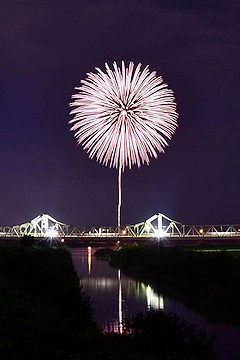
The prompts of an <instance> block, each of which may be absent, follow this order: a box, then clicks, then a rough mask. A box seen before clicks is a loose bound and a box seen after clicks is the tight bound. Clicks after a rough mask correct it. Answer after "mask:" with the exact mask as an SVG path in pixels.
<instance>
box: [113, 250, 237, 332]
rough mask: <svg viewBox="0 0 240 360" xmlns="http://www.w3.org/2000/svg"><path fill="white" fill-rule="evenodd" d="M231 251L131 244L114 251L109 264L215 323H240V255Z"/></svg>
mask: <svg viewBox="0 0 240 360" xmlns="http://www.w3.org/2000/svg"><path fill="white" fill-rule="evenodd" d="M195 250H197V249H196V248H195ZM198 250H200V249H198ZM205 250H207V249H205ZM233 254H234V252H227V251H224V250H222V251H216V252H208V251H207V252H202V251H193V250H192V249H190V248H188V249H184V248H177V247H172V248H164V247H159V246H157V245H152V246H137V245H135V246H134V245H133V246H125V247H121V248H119V249H118V250H117V251H115V252H114V253H113V254H112V257H111V264H112V265H113V266H117V267H120V268H121V269H123V271H125V272H126V273H128V274H129V275H131V276H134V277H135V278H137V279H139V280H141V281H143V282H146V283H148V284H150V285H152V286H153V287H154V288H155V289H156V290H159V291H160V290H161V289H162V290H163V289H164V293H165V294H168V295H171V296H173V297H175V298H178V299H180V300H183V301H184V302H185V303H186V304H187V305H189V306H191V307H192V308H195V309H196V310H198V311H200V312H201V313H202V314H203V315H205V316H207V317H208V318H209V319H210V320H212V321H214V322H216V323H217V322H222V323H228V324H233V325H237V326H240V308H239V303H240V276H239V274H240V257H239V256H236V254H235V256H233Z"/></svg>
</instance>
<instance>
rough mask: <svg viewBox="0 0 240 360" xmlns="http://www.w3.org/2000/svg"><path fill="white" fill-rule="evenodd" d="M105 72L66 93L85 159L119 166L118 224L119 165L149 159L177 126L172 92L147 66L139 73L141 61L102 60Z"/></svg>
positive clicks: (97, 69)
mask: <svg viewBox="0 0 240 360" xmlns="http://www.w3.org/2000/svg"><path fill="white" fill-rule="evenodd" d="M105 67H106V73H104V72H103V71H102V70H101V69H99V68H96V71H97V73H88V74H87V78H86V79H85V80H82V81H81V84H82V85H81V86H80V87H76V88H75V89H76V90H78V93H77V94H74V95H72V99H74V101H73V102H72V103H70V106H73V107H75V109H73V110H72V111H71V112H70V114H73V115H74V118H73V119H72V120H70V121H69V123H74V125H73V126H72V128H71V130H73V131H75V137H76V138H77V141H78V143H79V144H80V143H81V144H82V146H83V148H84V149H86V150H87V152H88V155H89V157H90V158H91V159H92V158H93V157H96V160H97V161H99V162H100V163H102V164H104V165H106V166H110V167H115V168H118V170H119V177H118V183H119V203H118V226H120V208H121V173H122V172H123V171H124V169H125V167H129V168H131V167H132V165H134V164H136V165H137V166H138V167H140V166H141V165H142V164H144V163H147V164H149V160H150V157H155V158H157V153H158V152H160V153H161V152H164V147H165V146H167V145H168V143H167V139H171V136H172V134H173V133H174V131H175V129H176V126H177V117H178V114H177V112H176V103H175V102H174V95H173V91H172V90H170V89H168V86H167V84H165V83H163V79H162V77H161V76H159V77H157V76H156V72H150V71H149V69H148V66H146V67H145V68H144V70H143V71H142V72H141V71H140V68H141V64H138V65H137V67H136V68H135V70H134V64H133V63H132V62H130V64H129V67H128V68H127V67H126V66H125V63H124V62H122V68H121V69H120V68H119V67H118V66H117V64H116V63H115V62H114V63H113V70H111V69H110V68H109V66H108V64H105Z"/></svg>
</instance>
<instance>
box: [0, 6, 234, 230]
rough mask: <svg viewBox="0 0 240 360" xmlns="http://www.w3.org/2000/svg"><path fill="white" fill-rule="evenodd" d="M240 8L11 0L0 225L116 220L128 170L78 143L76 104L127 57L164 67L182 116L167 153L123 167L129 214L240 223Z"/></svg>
mask: <svg viewBox="0 0 240 360" xmlns="http://www.w3.org/2000/svg"><path fill="white" fill-rule="evenodd" d="M239 19H240V5H239V1H238V0H236V1H234V0H226V1H217V0H215V1H213V0H212V1H211V0H202V1H200V0H195V1H192V0H185V1H184V0H181V1H180V0H179V1H177V0H174V1H171V0H155V1H153V0H152V1H151V0H146V1H145V0H144V1H141V0H138V1H131V0H127V1H114V0H106V1H101V0H98V1H97V0H96V1H94V0H86V1H81V0H72V1H66V0H64V1H61V0H48V1H46V0H41V1H40V0H39V1H36V0H22V1H21V0H18V1H17V0H16V1H13V0H2V1H1V5H0V45H1V51H0V81H1V84H0V89H1V92H0V99H1V103H0V109H1V110H0V111H1V142H0V164H1V176H0V224H1V225H4V224H19V223H22V222H27V221H29V220H31V219H32V218H34V217H35V216H37V215H39V214H41V213H47V214H49V215H51V216H53V217H55V218H56V219H58V220H60V221H62V222H65V223H76V224H79V225H115V224H116V223H117V200H118V189H117V170H116V169H109V168H107V167H104V166H103V165H101V164H99V163H97V162H96V161H95V160H90V159H89V158H88V155H87V153H86V152H85V151H84V150H83V149H82V147H81V146H77V144H76V140H75V138H74V136H73V133H72V132H70V131H69V129H70V125H69V124H68V121H69V120H70V119H71V117H70V116H69V111H70V109H69V106H68V104H69V102H70V99H71V95H72V94H73V93H74V92H75V91H74V90H73V88H74V87H75V86H77V85H78V84H79V80H81V79H84V78H85V77H86V73H87V72H89V71H94V68H95V66H98V67H100V68H102V69H103V68H104V62H107V63H109V64H112V62H113V61H117V62H118V63H119V64H120V62H121V60H125V61H126V62H129V61H130V60H132V61H133V62H135V63H138V62H141V63H142V64H143V66H145V65H147V64H149V66H150V69H151V70H152V71H153V70H156V71H157V74H158V75H162V76H163V79H164V81H165V82H166V83H167V84H168V85H169V87H170V88H171V89H173V90H174V92H175V97H176V101H177V104H178V106H177V110H178V112H179V115H180V116H179V121H178V125H179V126H178V129H177V131H176V133H175V134H174V136H173V138H172V140H171V142H170V146H169V147H168V148H167V149H166V152H165V154H160V155H159V158H158V159H157V160H156V159H151V162H150V165H149V166H146V165H144V166H142V167H141V168H140V170H139V169H138V168H136V167H135V168H133V169H132V170H126V171H125V172H124V175H123V199H122V223H123V224H126V223H128V224H129V223H136V222H140V221H142V220H145V219H146V218H148V217H150V216H151V215H153V214H155V213H158V212H162V213H164V214H166V215H167V216H169V217H171V218H173V219H175V220H178V221H180V222H182V223H185V224H195V223H196V224H201V223H205V224H218V223H219V224H221V223H226V224H228V223H240V161H239V156H240V139H239V130H240V122H239V113H240V66H239V65H240V61H239V60H240V21H239Z"/></svg>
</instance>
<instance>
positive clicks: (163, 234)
mask: <svg viewBox="0 0 240 360" xmlns="http://www.w3.org/2000/svg"><path fill="white" fill-rule="evenodd" d="M154 234H155V236H156V237H158V238H164V237H166V236H167V233H166V231H164V230H162V229H155V230H154Z"/></svg>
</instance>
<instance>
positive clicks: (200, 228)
mask: <svg viewBox="0 0 240 360" xmlns="http://www.w3.org/2000/svg"><path fill="white" fill-rule="evenodd" d="M24 235H32V236H34V237H39V238H42V237H64V238H111V237H123V238H166V239H167V238H169V239H182V238H211V237H212V238H229V237H233V238H236V239H237V238H239V239H240V224H235V225H184V224H182V223H180V222H177V221H174V220H172V219H170V218H168V217H167V216H165V215H163V214H161V213H158V214H155V215H153V216H152V217H150V218H149V219H147V220H145V221H143V222H140V223H138V224H134V225H127V226H125V227H117V226H115V227H114V226H111V227H106V226H102V227H94V226H92V227H86V226H78V225H68V224H64V223H62V222H60V221H57V220H55V219H54V218H53V217H51V216H50V215H46V214H42V215H39V216H37V217H36V218H34V219H33V220H31V221H30V222H27V223H24V224H20V225H13V226H0V237H22V236H24Z"/></svg>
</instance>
